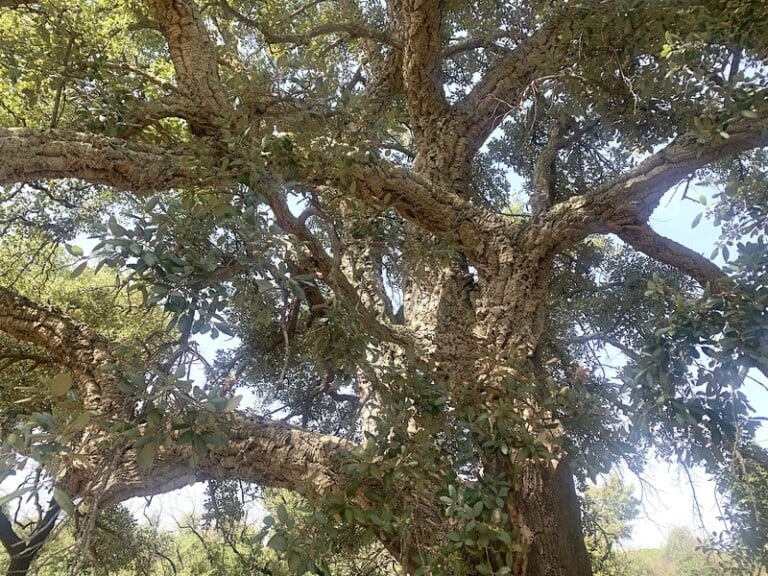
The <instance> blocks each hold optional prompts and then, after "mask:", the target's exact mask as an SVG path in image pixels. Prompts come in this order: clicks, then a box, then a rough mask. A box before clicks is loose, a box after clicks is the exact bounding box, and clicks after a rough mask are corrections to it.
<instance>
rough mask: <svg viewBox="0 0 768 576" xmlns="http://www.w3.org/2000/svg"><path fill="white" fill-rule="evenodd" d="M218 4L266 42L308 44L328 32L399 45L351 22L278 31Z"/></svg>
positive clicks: (220, 0) (388, 37) (225, 3)
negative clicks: (258, 33) (290, 31)
mask: <svg viewBox="0 0 768 576" xmlns="http://www.w3.org/2000/svg"><path fill="white" fill-rule="evenodd" d="M219 4H220V5H221V7H222V8H223V9H224V12H225V13H227V14H229V15H230V16H231V17H232V18H234V19H235V20H237V21H238V22H240V23H241V24H245V25H246V26H249V27H251V28H255V29H256V30H258V31H259V32H261V35H262V36H264V40H265V41H266V42H267V44H297V45H301V44H309V42H311V41H312V40H313V39H315V38H317V37H319V36H327V35H328V34H346V35H347V36H348V37H349V38H350V39H357V38H368V39H370V40H375V41H376V42H381V43H382V44H386V45H388V46H393V47H395V48H399V47H400V46H401V45H400V43H399V42H397V41H396V40H395V39H394V38H392V36H390V35H389V34H387V33H386V32H382V31H380V30H376V29H374V28H369V27H368V26H365V25H362V24H356V23H353V22H328V23H325V24H318V25H317V26H315V27H314V28H312V29H311V30H308V31H306V32H302V33H296V34H286V33H279V32H275V31H274V30H271V29H269V28H267V26H266V25H265V24H264V23H263V22H259V21H258V20H255V19H253V18H249V17H248V16H246V15H244V14H242V13H240V12H238V11H237V10H235V9H234V8H233V7H232V5H231V4H230V3H229V2H227V1H226V0H219Z"/></svg>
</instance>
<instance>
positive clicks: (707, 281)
mask: <svg viewBox="0 0 768 576" xmlns="http://www.w3.org/2000/svg"><path fill="white" fill-rule="evenodd" d="M613 232H614V233H615V234H616V235H617V236H618V237H619V238H621V239H622V240H624V242H626V243H627V244H629V245H630V246H632V247H633V248H634V249H635V250H637V251H639V252H642V253H643V254H645V255H646V256H649V257H651V258H653V259H654V260H658V261H659V262H663V263H664V264H668V265H669V266H672V267H674V268H677V269H678V270H680V271H681V272H683V273H685V274H687V275H688V276H690V277H691V278H693V279H694V280H696V281H697V282H698V283H699V284H701V286H702V287H706V286H707V285H709V286H711V287H712V289H713V290H714V291H715V292H717V289H718V286H720V287H722V286H731V285H733V282H732V281H731V280H730V279H729V278H728V276H726V274H725V272H723V271H722V270H721V269H720V267H719V266H717V264H715V263H714V262H712V261H711V260H709V259H708V258H705V257H704V256H702V255H701V254H699V253H698V252H696V251H695V250H691V249H690V248H688V247H686V246H683V245H682V244H679V243H677V242H675V241H674V240H671V239H669V238H665V237H664V236H662V235H661V234H658V233H656V232H655V231H654V230H653V229H652V228H651V227H650V226H649V225H647V224H641V225H637V226H622V227H621V228H617V229H616V230H614V231H613Z"/></svg>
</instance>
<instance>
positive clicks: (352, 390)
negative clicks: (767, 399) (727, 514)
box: [0, 0, 768, 576]
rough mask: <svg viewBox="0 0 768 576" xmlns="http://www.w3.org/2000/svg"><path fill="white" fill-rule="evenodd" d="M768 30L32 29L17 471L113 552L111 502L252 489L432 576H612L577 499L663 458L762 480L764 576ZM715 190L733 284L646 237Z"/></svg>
mask: <svg viewBox="0 0 768 576" xmlns="http://www.w3.org/2000/svg"><path fill="white" fill-rule="evenodd" d="M767 25H768V4H766V3H765V2H764V1H763V0H699V1H689V0H686V1H682V0H666V1H656V0H647V1H640V2H638V1H634V0H615V1H612V2H604V1H598V0H583V1H569V2H549V1H546V2H545V1H537V0H534V1H529V2H518V1H508V2H500V1H495V0H477V1H472V2H467V1H457V0H325V1H323V0H319V1H318V0H314V1H312V0H282V1H280V2H276V1H273V0H264V1H261V2H250V1H248V0H214V1H211V2H207V3H203V2H197V1H195V0H146V1H144V2H141V1H138V0H126V1H121V2H105V1H102V0H87V1H86V0H83V1H81V2H75V3H73V2H64V1H58V0H50V1H34V0H32V1H26V0H2V1H0V86H1V87H2V91H1V92H0V126H1V128H0V185H1V186H2V191H1V192H0V194H1V195H0V226H2V231H3V236H2V240H0V248H2V254H0V258H2V266H3V269H2V271H0V272H2V274H0V332H2V333H3V336H2V341H0V344H1V345H2V348H0V372H1V373H2V379H1V380H0V383H2V394H3V396H2V398H1V399H0V402H2V404H3V420H2V425H1V426H0V431H1V432H2V445H3V456H4V462H5V467H6V474H10V473H12V472H13V471H15V470H20V469H21V466H22V463H24V462H25V461H28V460H27V459H31V460H32V461H34V462H35V463H36V465H37V466H39V474H38V475H37V477H36V481H35V483H34V486H35V487H36V489H37V488H40V489H42V488H43V487H47V488H48V490H50V491H52V494H53V504H52V505H51V507H50V508H49V510H50V511H51V514H52V515H53V517H54V518H55V517H56V515H58V508H62V509H63V510H64V511H65V512H66V513H67V515H68V516H71V517H74V518H77V519H79V520H78V525H79V526H82V527H83V529H82V531H81V532H82V533H81V535H80V537H81V540H82V542H83V544H82V548H83V550H85V551H87V549H88V546H89V545H91V544H92V543H91V542H90V537H89V530H91V532H92V529H93V526H94V525H95V522H96V518H97V517H98V515H99V510H105V509H109V508H110V506H114V505H115V504H118V503H120V502H122V501H124V500H126V499H128V498H131V497H134V496H151V495H154V494H160V493H163V492H167V491H169V490H172V489H175V488H179V487H183V486H186V485H188V484H191V483H194V482H201V481H216V482H227V481H231V480H239V481H243V482H247V483H252V484H255V485H259V486H262V487H268V488H282V489H288V490H291V491H296V492H298V493H299V494H300V495H301V496H303V497H304V498H306V499H307V501H308V502H309V503H310V509H309V510H308V511H307V516H306V517H305V519H304V520H303V521H306V522H307V526H312V527H313V528H312V530H314V531H315V532H312V533H315V534H322V533H325V534H329V535H336V536H339V537H341V536H343V534H344V533H347V534H348V533H349V530H352V531H356V532H355V533H356V534H357V532H359V534H357V536H359V537H360V538H363V540H364V541H369V539H370V538H375V539H376V540H377V541H378V542H380V544H381V545H382V546H383V547H385V548H386V549H387V550H388V552H389V554H391V555H392V557H393V558H394V559H395V560H396V561H397V562H398V563H399V565H400V566H401V568H402V570H403V571H404V572H407V573H409V574H428V573H429V574H456V575H470V574H471V575H474V574H481V575H486V574H499V575H501V574H515V575H523V574H528V575H531V576H538V575H548V576H556V575H564V574H569V575H575V576H581V575H587V574H590V573H591V567H590V561H589V556H588V553H587V549H586V547H585V543H584V538H583V527H582V522H581V505H580V500H579V496H578V491H577V486H578V484H580V483H582V482H583V481H584V480H585V479H586V478H589V477H593V476H595V475H596V474H599V473H602V472H605V471H607V470H609V469H610V467H611V466H612V465H614V464H615V463H617V462H619V461H624V462H625V463H627V465H629V467H630V468H632V469H640V468H642V465H643V462H644V460H645V458H646V456H647V454H648V452H649V451H650V450H651V449H654V450H655V451H656V452H658V453H659V454H661V455H662V456H665V457H667V458H669V459H673V460H674V459H677V460H679V461H681V462H683V463H686V464H700V465H703V466H705V467H706V468H707V470H708V471H709V472H710V473H712V474H713V475H715V476H718V477H719V478H721V479H722V482H723V485H724V486H729V487H733V488H734V497H733V498H732V508H731V510H732V518H733V519H734V520H735V521H736V522H737V524H738V525H739V526H742V527H743V531H741V532H739V534H741V535H742V536H743V537H738V538H735V539H734V540H733V541H732V542H733V543H734V546H735V545H737V544H738V545H739V546H741V547H743V548H744V549H745V550H748V551H752V552H755V551H758V554H757V555H755V554H752V556H751V557H753V558H762V559H764V558H765V545H766V544H765V539H764V538H759V537H754V535H755V534H760V533H761V532H760V531H759V529H755V527H756V526H758V527H759V526H765V522H766V520H765V517H764V515H763V512H764V508H765V506H764V504H763V505H762V506H761V505H760V504H759V503H758V501H756V500H755V499H754V498H753V497H752V496H753V495H755V494H760V493H764V490H765V489H766V488H765V478H766V477H767V475H766V473H765V470H766V461H765V458H764V457H763V452H762V451H760V450H759V449H758V448H757V447H755V446H753V445H752V440H753V437H754V431H755V429H756V426H757V421H756V419H755V418H754V414H753V413H752V410H751V407H750V405H749V401H748V398H747V397H746V396H745V394H744V392H743V390H742V386H743V384H744V382H745V380H746V379H749V378H758V379H759V378H762V377H765V376H766V375H768V335H767V334H768V333H767V332H766V328H767V320H768V318H767V317H766V308H767V307H768V288H767V286H768V282H766V274H767V273H768V250H766V243H767V239H766V236H767V234H766V233H767V223H768V220H766V211H768V193H767V191H768V186H766V184H767V183H768V182H767V180H766V178H767V176H768V174H767V173H766V168H767V167H768V163H767V160H768V158H766V146H768V100H767V99H766V94H767V90H768V76H767V72H768V69H766V64H767V62H766V60H768V36H767V35H766V34H765V28H766V26H767ZM702 185H705V186H707V187H708V189H709V190H710V191H711V193H712V194H714V197H713V199H712V201H709V200H705V201H704V203H705V204H706V205H703V206H702V207H701V211H702V216H700V217H698V218H701V217H706V218H711V219H712V220H713V222H714V223H715V224H717V225H718V226H720V229H721V231H722V236H721V238H720V243H719V245H718V249H717V251H716V254H713V255H711V256H710V255H708V254H707V255H702V254H700V253H699V252H698V251H697V249H696V248H697V247H686V246H683V245H681V244H679V243H677V242H675V241H672V240H670V239H668V238H665V237H663V236H661V235H660V234H658V233H657V232H656V231H654V230H653V228H652V227H651V226H650V225H649V219H650V217H651V215H652V214H653V212H654V210H655V209H656V208H657V207H658V205H659V203H660V201H661V199H662V197H663V196H664V195H665V194H666V193H667V192H669V191H670V190H672V189H675V188H676V189H677V192H676V194H675V196H674V197H673V200H672V201H673V202H676V203H683V202H686V201H688V202H690V201H691V198H692V197H693V196H695V195H697V194H698V192H697V191H696V190H697V187H700V186H702ZM698 218H697V220H695V221H694V222H693V225H694V226H695V224H696V223H697V221H698ZM682 225H688V224H687V223H682ZM86 237H90V238H92V239H93V240H94V241H95V242H96V244H95V246H94V247H93V250H90V248H89V250H88V252H87V253H86V251H85V250H84V249H83V245H84V239H85V238H86ZM716 257H719V258H720V260H718V262H719V264H716V263H715V258H716ZM107 278H108V279H109V282H108V283H107V281H106V279H107ZM40 279H43V280H44V281H43V282H40ZM49 279H50V280H49ZM94 283H95V284H97V285H98V287H97V286H96V285H95V284H94ZM97 288H98V289H97ZM208 338H212V339H219V341H221V339H231V340H229V342H230V343H231V344H232V345H233V346H234V348H233V349H229V350H226V351H221V352H220V353H219V354H218V355H216V357H215V359H211V358H206V353H205V351H204V350H203V349H201V346H200V343H201V342H203V341H204V339H208ZM616 352H620V353H621V354H622V355H623V357H624V358H625V360H624V361H622V363H621V365H620V366H609V361H608V360H607V358H608V357H609V355H610V354H614V353H616ZM41 512H44V511H43V510H41ZM41 517H42V518H43V520H45V518H48V520H51V518H50V517H48V516H46V515H45V514H42V515H41ZM2 518H4V519H6V520H7V517H6V516H5V515H4V514H2V515H0V519H2ZM51 522H52V520H51ZM46 525H47V524H46V523H45V522H43V524H42V525H41V530H42V532H41V531H38V532H36V533H37V534H39V535H40V534H41V535H42V537H41V538H39V539H40V540H41V541H42V540H45V537H47V533H46V531H45V526H46ZM89 527H90V528H89ZM323 527H325V528H323ZM269 528H270V531H269V533H270V535H271V538H272V540H271V543H272V545H273V547H274V548H276V549H278V550H280V551H283V550H281V549H283V548H285V547H286V543H288V542H289V540H290V539H289V538H287V537H286V536H285V534H287V533H288V532H289V531H288V528H289V527H286V526H285V525H284V522H283V521H282V519H281V518H278V519H277V521H276V522H275V523H274V524H271V525H270V526H269ZM287 531H288V532H287ZM345 531H346V532H345ZM0 532H2V534H3V537H2V538H0V541H2V543H3V545H4V546H5V547H6V550H7V551H8V552H9V553H10V554H11V556H13V555H14V554H15V552H14V550H16V548H14V546H17V544H18V542H20V541H22V540H23V539H20V538H19V536H18V535H16V534H15V533H14V531H13V527H12V526H10V525H9V526H6V525H5V524H3V525H2V526H0ZM763 533H764V532H763ZM750 535H752V536H750ZM366 539H368V540H366ZM39 544H40V543H36V544H35V546H32V547H30V546H23V548H24V554H25V555H26V556H25V558H26V559H27V560H31V558H32V557H33V556H34V554H36V553H37V551H38V550H39ZM760 547H762V551H761V552H760V550H759V549H760ZM745 554H746V555H745V556H744V557H745V558H749V557H750V556H749V554H750V553H749V552H745ZM760 554H762V556H760ZM761 561H762V560H761ZM25 562H26V560H25ZM302 562H303V564H301V566H300V567H298V565H297V567H296V569H297V570H298V569H299V568H301V569H305V568H306V569H309V570H313V571H315V572H318V573H327V572H328V570H329V569H328V568H327V565H326V564H324V562H323V559H322V558H321V557H319V556H314V557H313V556H312V555H311V554H310V555H309V556H308V557H307V558H306V559H304V560H302ZM25 566H26V568H28V567H29V563H28V562H26V564H25ZM26 568H25V569H26Z"/></svg>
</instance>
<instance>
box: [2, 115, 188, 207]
mask: <svg viewBox="0 0 768 576" xmlns="http://www.w3.org/2000/svg"><path fill="white" fill-rule="evenodd" d="M0 157H2V158H3V161H2V163H1V164H0V185H3V186H5V185H8V184H15V183H18V182H31V181H34V180H45V179H54V178H78V179H81V180H86V181H88V182H90V183H92V184H104V185H107V186H113V187H114V188H117V189H118V190H132V191H134V192H139V193H146V192H153V191H160V190H168V189H171V188H176V187H180V188H181V187H185V186H186V187H188V186H191V185H194V184H195V183H196V182H197V181H198V180H197V178H196V177H195V175H194V173H193V170H191V169H190V168H189V167H188V166H189V164H187V165H186V166H185V162H184V160H183V159H182V157H181V156H180V155H175V154H173V153H169V152H167V151H164V150H163V149H162V148H158V147H156V146H148V145H145V144H138V143H133V142H126V141H124V140H119V139H116V138H107V137H104V136H96V135H92V134H85V133H82V132H68V131H61V130H32V129H27V128H11V129H7V130H0Z"/></svg>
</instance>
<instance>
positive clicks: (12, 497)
mask: <svg viewBox="0 0 768 576" xmlns="http://www.w3.org/2000/svg"><path fill="white" fill-rule="evenodd" d="M30 490H32V488H31V487H29V486H27V487H26V488H19V489H18V490H14V491H13V492H10V493H9V494H6V495H5V496H0V506H5V505H6V504H8V502H11V501H12V500H15V499H16V498H18V497H19V496H23V495H24V494H26V493H27V492H29V491H30Z"/></svg>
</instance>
